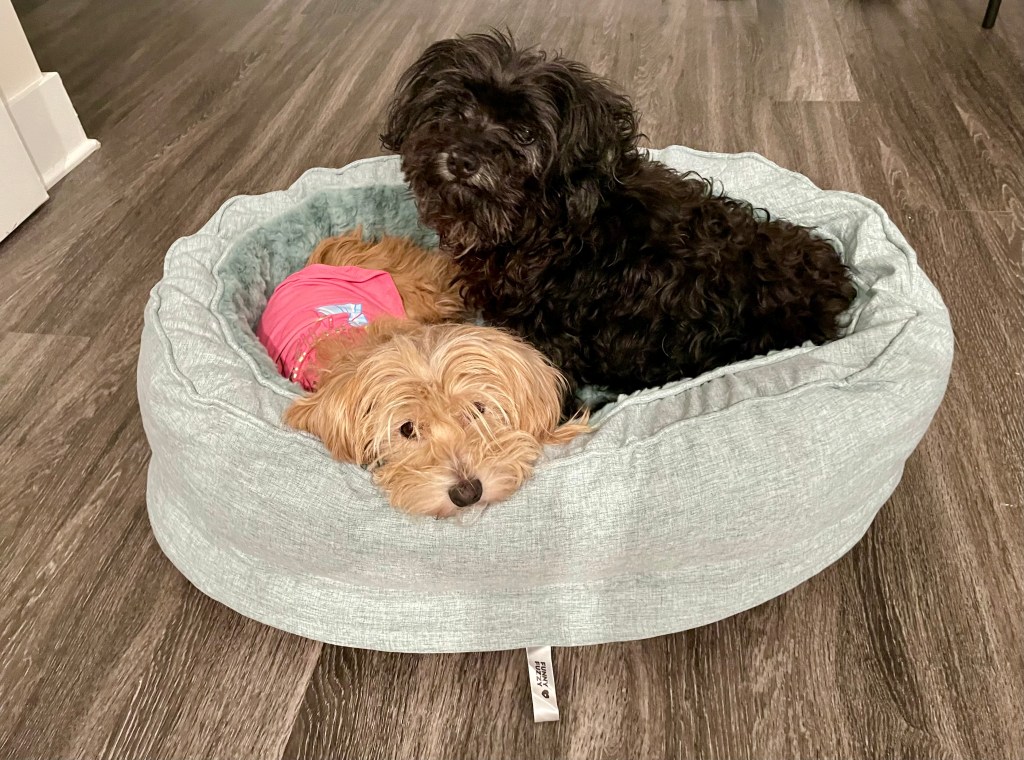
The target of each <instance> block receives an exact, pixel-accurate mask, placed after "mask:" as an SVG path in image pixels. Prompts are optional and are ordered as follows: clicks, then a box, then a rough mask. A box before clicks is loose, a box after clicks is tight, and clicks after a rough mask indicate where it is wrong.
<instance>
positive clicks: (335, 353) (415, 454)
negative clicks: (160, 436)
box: [285, 232, 588, 517]
mask: <svg viewBox="0 0 1024 760" xmlns="http://www.w3.org/2000/svg"><path fill="white" fill-rule="evenodd" d="M357 235H358V232H357V233H354V234H353V235H349V236H345V237H344V238H332V239H331V240H327V241H324V242H323V243H321V244H320V246H319V247H318V248H317V250H316V251H314V253H313V256H312V257H311V258H310V263H311V264H312V263H321V264H333V265H336V266H341V265H349V266H362V267H366V268H372V269H381V270H385V271H388V272H390V273H391V274H392V277H393V279H394V280H395V284H396V286H397V287H398V290H399V293H400V294H401V296H402V299H403V302H404V305H405V309H406V313H407V314H408V315H409V317H410V319H408V320H397V319H382V320H377V321H375V322H372V323H371V324H370V325H369V327H367V328H366V330H365V331H361V332H359V333H358V334H355V333H344V334H329V335H327V336H325V337H324V338H322V339H321V340H320V341H318V342H317V352H316V353H317V370H318V371H317V378H318V381H317V387H316V390H315V391H314V392H313V393H311V394H309V395H307V396H305V397H303V398H300V399H298V400H296V401H295V402H294V403H293V404H292V406H291V407H290V408H289V409H288V410H287V412H286V413H285V422H286V423H287V424H288V425H291V426H292V427H295V428H298V429H300V430H305V431H307V432H310V433H312V434H314V435H316V436H318V437H319V438H320V439H321V440H322V441H323V442H324V445H325V446H326V447H327V449H328V451H330V452H331V454H332V455H333V456H334V457H335V458H336V459H339V460H341V461H344V462H352V463H354V464H359V465H363V466H365V467H368V468H369V469H370V470H371V472H372V473H373V478H374V482H376V483H377V485H379V486H380V487H381V488H382V489H383V490H384V491H385V493H386V494H387V496H388V499H389V500H390V502H391V504H392V505H393V506H395V507H397V508H398V509H401V510H403V511H405V512H409V513H412V514H421V515H432V516H435V517H448V516H451V515H453V514H455V513H456V512H457V511H458V510H459V509H460V508H462V507H469V506H475V505H480V506H484V505H487V504H490V503H493V502H496V501H501V500H503V499H506V498H507V497H508V496H510V495H511V494H512V493H514V492H515V491H516V490H517V489H518V488H519V487H520V486H521V485H522V484H523V483H524V482H525V481H526V480H527V478H529V477H530V475H531V474H532V472H533V466H534V464H535V462H536V461H537V458H538V457H539V456H540V454H541V451H542V448H543V446H544V445H545V444H548V443H564V442H567V441H569V440H571V439H572V438H574V437H575V436H577V435H579V434H580V433H582V432H584V431H586V430H587V429H588V428H587V425H586V419H585V418H579V419H575V420H572V421H570V422H569V423H566V424H564V425H560V424H559V420H560V415H561V409H562V400H563V398H564V394H565V393H566V391H567V386H566V382H565V379H564V378H563V377H562V375H561V374H560V373H559V372H558V370H556V369H555V368H554V367H553V366H552V365H551V364H550V362H548V361H547V360H546V359H545V358H544V356H543V355H542V354H541V353H540V352H539V351H537V350H536V349H534V348H533V347H532V346H530V345H528V344H527V343H525V342H523V341H521V340H519V339H518V338H516V337H514V336H512V335H510V334H508V333H506V332H504V331H502V330H498V329H496V328H490V327H477V326H474V325H468V324H423V323H422V322H438V321H440V320H443V319H446V318H450V317H454V316H456V315H458V314H461V312H462V303H461V301H460V300H459V298H458V293H457V291H456V290H455V289H454V287H453V286H452V285H451V284H450V283H451V280H450V279H449V278H450V273H451V270H450V263H449V262H448V261H447V260H446V259H445V258H444V257H442V256H438V255H437V254H433V253H430V252H427V251H423V250H422V249H419V248H417V247H416V246H414V245H413V244H412V243H410V242H408V241H397V242H394V241H396V239H395V238H385V239H384V240H383V241H381V242H380V243H377V244H374V243H364V242H362V240H361V238H359V237H357ZM391 256H394V259H391V258H390V257H391ZM414 320H419V321H414Z"/></svg>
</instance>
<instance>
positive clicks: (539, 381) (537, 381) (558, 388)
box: [487, 331, 590, 444]
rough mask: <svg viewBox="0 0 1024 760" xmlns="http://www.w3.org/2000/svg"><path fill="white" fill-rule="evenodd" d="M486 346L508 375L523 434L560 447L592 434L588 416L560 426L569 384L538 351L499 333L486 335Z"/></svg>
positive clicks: (577, 417)
mask: <svg viewBox="0 0 1024 760" xmlns="http://www.w3.org/2000/svg"><path fill="white" fill-rule="evenodd" d="M487 345H488V347H489V352H490V353H491V354H492V355H493V356H494V357H495V359H496V360H497V363H498V367H500V368H501V369H502V371H503V372H505V373H507V383H506V384H507V386H508V388H509V389H510V391H511V395H512V399H513V402H514V404H515V407H516V412H517V415H518V424H519V427H520V428H521V429H522V430H523V431H525V432H527V433H529V434H530V435H532V436H533V437H534V438H536V439H537V441H539V442H540V443H542V444H548V443H551V444H559V443H568V442H569V441H571V440H572V439H573V438H575V437H576V436H578V435H580V434H581V433H586V432H588V431H589V430H590V427H589V426H588V425H587V414H586V413H585V412H584V413H583V414H582V415H578V416H576V417H574V418H573V419H571V420H569V421H568V422H566V423H565V424H564V425H559V424H558V423H559V420H560V419H561V417H562V398H563V396H564V395H565V394H566V393H567V392H568V387H567V385H568V384H567V383H566V381H565V378H564V377H563V376H562V373H561V372H559V371H558V370H557V369H555V367H553V366H552V365H551V363H550V362H548V360H547V359H545V358H544V356H543V354H541V353H540V352H539V351H538V350H537V349H535V348H533V347H532V346H530V345H528V344H527V343H526V342H525V341H522V340H520V339H518V338H515V337H513V336H511V335H508V334H507V333H504V332H498V331H494V332H493V333H488V334H487Z"/></svg>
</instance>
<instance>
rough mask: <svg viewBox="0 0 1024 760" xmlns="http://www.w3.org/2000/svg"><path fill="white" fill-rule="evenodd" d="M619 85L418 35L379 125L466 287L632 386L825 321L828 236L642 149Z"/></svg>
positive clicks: (731, 357) (596, 371) (837, 268)
mask: <svg viewBox="0 0 1024 760" xmlns="http://www.w3.org/2000/svg"><path fill="white" fill-rule="evenodd" d="M639 137H640V134H639V132H638V129H637V118H636V113H635V111H634V109H633V106H632V104H631V103H630V101H629V100H628V99H627V98H626V97H625V96H623V95H621V94H618V93H616V92H615V91H614V90H613V89H612V88H611V86H609V84H608V83H607V82H605V81H604V80H602V79H599V78H598V77H596V76H595V75H593V74H592V73H590V72H589V71H588V70H587V69H586V68H584V67H583V66H582V65H580V64H578V63H575V62H573V61H569V60H566V59H564V58H561V57H559V56H554V57H551V56H548V55H546V54H545V53H543V52H540V51H537V50H533V49H527V50H520V49H517V48H516V46H515V44H514V43H513V41H512V40H511V38H509V37H507V36H504V35H501V34H488V35H482V34H480V35H472V36H468V37H463V38H458V39H450V40H443V41H441V42H437V43H435V44H433V45H431V46H430V47H429V48H428V49H427V50H426V51H425V52H424V53H423V55H422V56H421V57H420V59H419V60H418V61H417V62H416V63H415V64H413V66H412V67H411V68H410V69H409V70H408V71H406V72H405V74H404V75H403V76H402V79H401V81H400V82H399V84H398V88H397V92H396V95H395V98H394V101H393V102H392V104H391V107H390V110H389V113H388V119H387V126H386V130H385V133H384V135H382V138H381V139H382V141H383V143H384V145H385V147H387V148H389V149H391V150H395V151H397V152H399V153H400V154H401V157H402V168H403V170H404V172H405V176H406V179H407V180H408V181H409V183H410V186H411V187H412V191H413V194H414V195H415V197H416V202H417V205H418V208H419V212H420V216H421V218H422V219H423V221H424V223H425V224H427V225H430V226H432V227H434V228H435V229H436V230H437V231H438V234H439V235H440V238H441V244H442V247H443V248H445V249H446V250H448V251H450V252H451V253H452V255H454V256H455V257H456V259H457V260H458V263H459V264H460V266H461V275H460V279H461V281H462V289H463V295H464V296H465V298H466V301H467V303H468V304H470V306H472V307H475V308H478V309H479V310H480V311H481V312H482V314H483V316H484V318H485V319H486V320H488V321H489V322H491V323H494V324H497V325H501V326H504V327H508V328H511V329H512V330H514V331H516V332H518V333H519V334H520V335H522V336H523V337H525V338H526V339H527V340H529V341H531V342H532V343H534V344H535V345H536V346H537V347H538V348H540V349H541V350H542V351H543V352H545V353H546V354H547V355H548V356H549V357H550V358H551V360H552V361H553V362H554V363H555V364H556V365H557V366H558V367H559V368H561V369H562V371H563V372H565V373H566V375H567V376H568V377H569V378H570V379H571V381H572V382H573V383H574V385H576V386H580V385H584V384H594V385H599V386H604V387H606V388H608V389H610V390H612V391H614V392H630V391H634V390H637V389H639V388H646V387H650V386H655V385H661V384H664V383H667V382H670V381H672V380H678V379H680V378H683V377H693V376H696V375H697V374H699V373H701V372H705V371H707V370H709V369H712V368H714V367H718V366H721V365H725V364H729V363H731V362H735V361H738V360H740V359H747V358H749V357H752V356H756V355H758V354H764V353H765V352H767V351H771V350H773V349H780V348H787V347H792V346H797V345H800V344H801V343H803V342H804V341H807V340H810V341H813V342H815V343H821V342H823V341H827V340H832V339H834V338H836V337H838V335H839V333H840V329H841V323H840V316H841V315H842V313H843V312H844V311H845V310H846V309H847V308H848V307H849V305H850V303H851V301H852V299H853V297H854V295H855V288H854V286H853V284H852V282H851V281H850V278H849V274H848V272H847V270H846V268H845V267H844V266H843V264H842V262H841V261H840V258H839V256H838V255H837V253H836V251H835V250H834V249H833V248H832V246H831V245H830V244H829V243H828V242H827V241H825V240H822V239H820V238H818V237H816V236H815V235H813V234H812V233H811V232H810V231H809V230H808V229H807V228H804V227H799V226H796V225H794V224H790V223H789V222H785V221H782V220H777V219H776V220H772V219H770V218H769V217H768V215H767V213H765V212H761V211H756V210H755V209H753V208H752V207H751V206H750V205H749V204H748V203H745V202H743V201H739V200H735V199H732V198H728V197H724V196H722V195H718V194H716V193H715V192H714V190H713V188H712V183H711V182H710V181H708V180H705V179H702V178H701V177H699V176H697V175H696V174H693V173H687V174H679V173H677V172H675V171H673V170H671V169H669V168H668V167H666V166H664V165H662V164H659V163H657V162H655V161H651V160H649V159H648V158H646V157H645V156H644V155H643V154H642V153H641V152H640V151H639V150H638V148H637V142H638V140H639Z"/></svg>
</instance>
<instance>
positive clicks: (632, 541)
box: [138, 147, 953, 652]
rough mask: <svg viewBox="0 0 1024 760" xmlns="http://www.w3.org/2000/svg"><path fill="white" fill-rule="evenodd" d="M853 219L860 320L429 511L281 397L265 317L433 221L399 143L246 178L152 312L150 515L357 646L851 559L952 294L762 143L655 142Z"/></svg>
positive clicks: (850, 206) (750, 594)
mask: <svg viewBox="0 0 1024 760" xmlns="http://www.w3.org/2000/svg"><path fill="white" fill-rule="evenodd" d="M653 154H654V155H655V157H656V158H658V159H659V160H661V161H664V162H665V163H667V164H669V165H671V166H674V167H677V168H679V169H694V170H697V171H699V172H701V173H702V174H705V175H707V176H712V177H715V178H716V179H717V180H718V181H719V182H720V183H721V185H723V186H724V187H725V189H726V190H727V191H728V192H729V193H730V194H732V195H735V196H740V197H743V198H746V199H748V200H750V201H751V202H752V203H754V204H755V205H757V206H763V207H765V208H767V209H768V210H770V211H771V212H772V213H773V214H777V215H779V216H782V217H784V218H786V219H789V220H791V221H794V222H797V223H800V224H805V225H811V226H814V227H817V228H818V229H820V230H822V231H823V232H824V233H825V234H828V235H830V236H831V237H832V238H834V240H835V241H836V243H837V245H838V246H839V247H840V249H841V250H842V252H843V255H844V258H845V259H846V261H847V262H848V263H850V264H851V265H852V266H853V268H854V271H855V274H856V279H857V283H858V288H859V291H860V296H859V297H858V300H857V303H856V304H855V306H854V309H853V314H852V323H851V326H850V329H849V331H848V334H847V335H846V336H845V337H843V338H842V339H841V340H838V341H836V342H834V343H831V344H829V345H825V346H804V347H801V348H795V349H792V350H788V351H781V352H778V353H774V354H772V355H769V356H765V357H760V358H757V359H753V360H751V361H746V362H741V363H739V364H736V365H733V366H730V367H726V368H723V369H719V370H716V371H714V372H710V373H708V374H705V375H702V376H701V377H698V378H694V379H692V380H686V381H683V382H679V383H674V384H672V385H670V386H666V387H664V388H660V389H652V390H648V391H644V392H642V393H638V394H634V395H632V396H630V397H628V398H624V399H621V400H620V401H618V402H617V403H615V404H612V405H609V406H607V407H605V408H604V409H603V410H602V411H601V412H600V413H599V414H598V415H597V417H596V419H595V426H596V430H595V432H594V433H593V434H592V435H589V436H586V437H583V438H581V439H578V440H577V441H575V442H574V443H573V444H571V445H569V446H566V447H564V448H551V449H549V450H548V451H547V452H546V455H545V459H544V461H543V462H542V463H541V465H540V466H539V467H538V469H537V473H536V475H535V477H534V478H533V479H532V480H531V481H530V482H529V483H527V485H526V486H525V487H524V488H523V489H522V490H521V491H520V492H519V493H517V494H516V495H515V496H514V497H513V498H512V499H510V500H509V501H508V502H506V503H503V504H499V505H495V506H493V507H491V508H490V509H489V510H488V511H487V512H485V513H484V515H483V516H482V517H481V519H480V520H479V521H477V522H476V524H474V525H473V526H472V527H466V526H462V525H458V524H455V523H453V522H450V521H433V520H419V521H413V520H410V519H409V518H407V517H405V516H403V515H402V514H400V513H398V512H395V511H394V510H392V509H390V508H389V507H388V505H387V503H386V501H385V500H384V498H383V497H382V496H381V494H380V493H378V491H377V490H376V488H375V487H374V486H373V485H372V483H371V481H370V476H369V474H367V473H366V472H364V471H363V470H361V469H359V468H358V467H355V466H350V465H343V464H339V463H337V462H335V461H333V460H332V459H331V458H330V457H329V456H328V454H327V453H326V451H325V450H324V448H323V447H322V446H321V444H320V442H319V441H317V440H316V439H315V438H312V437H309V436H307V435H304V434H301V433H298V432H295V431H292V430H289V429H287V428H285V427H284V426H283V425H282V424H281V422H280V419H281V414H282V412H283V411H284V409H285V408H286V407H287V406H288V404H289V402H290V401H291V400H292V398H293V397H294V396H295V394H296V387H295V386H292V385H290V384H289V383H288V382H286V381H285V380H284V379H283V378H281V377H280V376H278V374H277V372H276V371H275V368H274V365H273V364H272V362H271V361H270V359H269V357H267V355H266V354H265V352H264V351H263V349H262V348H261V346H260V345H259V343H258V342H257V341H256V339H255V338H254V336H253V326H254V324H255V322H256V320H257V319H258V317H259V315H260V313H261V310H262V309H263V307H264V305H265V304H266V300H267V297H268V296H269V295H270V293H271V292H272V291H273V288H274V287H275V286H276V285H277V284H278V283H279V282H280V281H281V280H282V279H283V278H284V277H285V276H286V275H288V274H289V273H290V272H292V271H293V270H295V269H296V268H298V267H299V266H301V265H302V263H303V262H304V261H305V259H306V257H307V256H308V254H309V253H310V251H311V250H312V249H313V247H314V245H315V244H316V243H317V241H319V240H320V239H321V238H324V237H327V236H330V235H335V234H338V233H340V232H342V231H345V230H348V229H350V228H352V227H353V226H354V225H356V224H362V225H363V226H364V228H365V229H366V231H367V232H368V233H371V234H372V233H378V232H383V231H387V232H390V233H392V234H398V235H412V236H414V237H416V238H417V239H419V240H420V241H423V242H429V241H430V240H432V236H431V234H430V233H429V232H427V231H426V230H423V229H422V228H421V227H419V226H418V224H417V222H416V218H415V210H414V208H413V205H412V201H411V199H410V198H409V197H408V195H407V194H406V191H405V187H404V185H403V184H402V178H401V173H400V170H399V166H398V160H397V159H396V158H394V157H387V158H372V159H368V160H365V161H359V162H356V163H354V164H351V165H350V166H347V167H345V168H343V169H337V170H333V169H313V170H311V171H309V172H307V173H306V174H305V175H303V176H302V178H300V179H299V180H298V181H297V182H296V183H295V184H294V185H293V186H292V187H291V188H290V189H289V190H287V191H284V192H275V193H268V194H266V195H261V196H244V197H238V198H233V199H231V200H230V201H228V202H227V203H225V204H224V206H223V207H222V208H221V210H220V211H218V212H217V214H216V215H214V217H213V219H211V220H210V222H208V223H207V224H206V225H205V226H204V227H203V228H202V229H201V230H200V231H199V232H197V233H196V234H194V235H191V236H189V237H186V238H183V239H181V240H179V241H177V242H176V243H175V244H174V246H173V247H172V248H171V250H170V252H169V253H168V255H167V261H166V264H165V271H164V278H163V279H162V280H161V281H160V283H159V284H157V286H156V287H155V288H154V289H153V293H152V297H151V299H150V302H149V306H148V307H147V309H146V321H145V328H144V330H143V335H142V349H141V354H140V357H139V368H138V391H139V402H140V405H141V408H142V415H143V421H144V423H145V427H146V433H147V435H148V437H149V441H150V444H151V446H152V449H153V458H152V461H151V463H150V470H149V489H148V503H149V514H150V520H151V522H152V525H153V531H154V533H155V534H156V537H157V539H158V541H159V542H160V545H161V546H162V547H163V550H164V551H165V552H166V553H167V556H168V557H170V559H171V561H172V562H174V564H175V565H176V566H177V567H178V568H179V569H180V570H181V572H182V573H184V574H185V576H186V577H188V578H189V579H190V580H191V581H192V582H193V583H194V584H195V585H196V586H197V587H198V588H199V589H201V590H202V591H204V592H205V593H207V594H209V595H210V596H212V597H213V598H215V599H218V600H220V601H221V602H223V603H224V604H226V605H228V606H230V607H232V608H234V609H236V610H238V611H239V612H241V613H242V614H245V615H248V616H250V617H253V618H256V619H257V620H261V621H263V622H265V623H268V624H270V625H273V626H277V627H279V628H283V629H285V630H287V631H291V632H293V633H297V634H301V635H303V636H309V637H311V638H315V639H321V640H323V641H328V642H332V643H336V644H346V645H350V646H357V647H368V648H371V649H385V650H394V651H415V652H433V651H466V650H491V649H507V648H512V647H522V646H526V645H533V644H553V645H562V646H568V645H579V644H594V643H598V642H605V641H616V640H625V639H635V638H642V637H646V636H655V635H658V634H663V633H668V632H672V631H679V630H683V629H686V628H691V627H694V626H699V625H703V624H705V623H710V622H712V621H715V620H718V619H720V618H723V617H726V616H728V615H732V614H734V613H737V612H739V611H741V610H744V609H747V608H749V607H752V606H754V605H756V604H759V603H761V602H763V601H765V600H767V599H770V598H772V597H774V596H776V595H778V594H781V593H783V592H784V591H786V590H788V589H790V588H792V587H794V586H796V585H797V584H799V583H801V582H803V581H805V580H807V579H808V578H810V577H811V576H813V575H814V574H815V573H817V572H819V571H820V570H822V569H823V568H824V567H826V566H828V565H829V564H831V563H832V562H834V561H835V560H836V559H838V558H839V557H841V556H842V555H843V554H844V553H845V552H846V551H847V550H849V549H850V547H851V546H853V545H854V544H855V543H856V542H857V540H858V539H859V538H860V537H861V536H862V535H863V533H864V531H865V530H866V529H867V527H868V525H869V524H870V522H871V520H872V518H873V517H874V516H875V513H876V512H877V511H878V509H879V508H880V507H881V506H882V504H883V503H885V501H886V499H887V498H888V497H889V495H890V494H891V493H892V491H893V489H894V488H895V487H896V484H897V483H898V482H899V480H900V476H901V474H902V472H903V464H904V462H905V461H906V459H907V457H908V456H909V455H910V453H911V452H912V451H913V449H914V447H915V446H916V445H917V443H918V441H919V440H920V438H921V436H922V435H923V434H924V432H925V429H926V428H927V427H928V423H929V421H930V420H931V418H932V415H933V414H934V412H935V410H936V408H937V407H938V405H939V402H940V400H941V399H942V395H943V393H944V391H945V387H946V381H947V378H948V374H949V368H950V361H951V357H952V350H953V338H952V333H951V331H950V324H949V317H948V314H947V312H946V309H945V307H944V306H943V303H942V300H941V298H940V297H939V294H938V293H937V292H936V291H935V288H934V287H932V285H931V283H930V282H929V281H928V278H927V277H926V276H925V275H924V273H923V272H922V271H921V270H920V269H919V268H918V265H917V261H916V257H915V255H914V252H913V251H912V250H911V249H910V246H908V245H907V242H906V241H905V240H904V239H903V236H902V235H901V234H900V233H899V231H898V230H897V229H896V228H895V227H894V226H893V224H892V222H890V221H889V219H888V217H886V215H885V213H884V212H883V211H882V209H881V208H880V207H879V206H878V205H876V204H875V203H872V202H871V201H868V200H865V199H864V198H862V197H860V196H857V195H851V194H849V193H840V192H826V191H822V190H819V189H818V188H817V187H815V186H814V185H813V184H811V182H810V181H808V180H807V179H806V178H804V177H802V176H800V175H797V174H793V173H792V172H789V171H786V170H784V169H781V168H779V167H777V166H775V165H774V164H772V163H771V162H769V161H767V160H765V159H764V158H762V157H761V156H757V155H753V154H742V155H721V154H712V153H701V152H697V151H692V150H688V149H686V148H678V147H674V148H668V149H666V150H664V151H655V152H653Z"/></svg>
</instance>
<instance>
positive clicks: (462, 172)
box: [448, 150, 480, 179]
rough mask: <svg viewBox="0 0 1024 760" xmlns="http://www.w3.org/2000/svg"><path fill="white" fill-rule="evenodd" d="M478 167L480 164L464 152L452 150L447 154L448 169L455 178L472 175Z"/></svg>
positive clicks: (464, 177)
mask: <svg viewBox="0 0 1024 760" xmlns="http://www.w3.org/2000/svg"><path fill="white" fill-rule="evenodd" d="M479 168H480V164H478V163H477V160H476V159H475V158H473V157H472V156H467V155H466V154H465V153H457V152H456V151H454V150H453V151H452V152H451V153H449V154H448V171H450V172H451V173H452V175H453V176H454V177H456V178H457V179H466V178H467V177H472V176H473V175H474V174H476V170H477V169H479Z"/></svg>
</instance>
